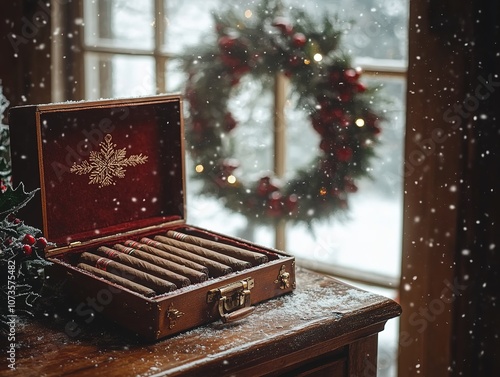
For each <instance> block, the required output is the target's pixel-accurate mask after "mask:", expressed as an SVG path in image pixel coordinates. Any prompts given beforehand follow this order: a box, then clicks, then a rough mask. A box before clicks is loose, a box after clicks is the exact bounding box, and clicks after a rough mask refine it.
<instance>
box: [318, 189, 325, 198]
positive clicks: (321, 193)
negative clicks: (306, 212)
mask: <svg viewBox="0 0 500 377" xmlns="http://www.w3.org/2000/svg"><path fill="white" fill-rule="evenodd" d="M319 194H320V195H321V196H325V195H326V188H324V187H321V188H320V189H319Z"/></svg>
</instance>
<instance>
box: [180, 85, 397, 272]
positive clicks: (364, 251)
mask: <svg viewBox="0 0 500 377" xmlns="http://www.w3.org/2000/svg"><path fill="white" fill-rule="evenodd" d="M365 81H367V83H368V84H369V85H370V86H379V87H381V90H383V93H384V96H386V97H387V98H388V99H389V100H390V104H389V105H387V106H385V108H384V114H385V116H386V118H387V121H386V122H385V123H384V127H383V131H382V134H381V136H380V141H381V143H380V145H379V146H378V148H377V153H378V157H377V158H376V159H375V160H374V161H373V163H372V168H373V170H372V172H371V173H372V175H373V179H364V180H362V181H359V182H357V185H358V187H359V191H358V192H357V193H355V194H353V195H351V197H350V202H349V208H350V209H349V212H348V219H344V220H342V219H338V218H335V219H334V220H332V221H324V222H316V223H314V225H313V228H312V229H310V228H308V227H307V226H305V225H296V226H291V225H289V226H288V227H287V247H286V249H287V251H288V252H290V253H292V254H294V255H295V256H297V257H300V258H304V259H308V260H311V261H312V262H315V263H317V264H318V266H321V265H323V264H334V265H337V266H346V267H352V268H357V269H361V270H366V271H371V272H376V273H380V274H383V275H387V276H391V277H394V278H398V277H399V270H400V253H401V251H400V250H401V224H402V166H403V137H404V107H403V106H404V104H403V102H402V99H403V98H404V91H405V85H404V80H403V79H391V80H388V79H387V80H376V81H375V80H371V81H370V80H365ZM244 89H245V90H242V91H241V92H242V93H244V94H240V95H238V96H237V97H235V98H233V99H232V101H233V103H234V102H235V106H234V107H233V109H232V110H233V114H234V115H235V117H236V118H237V119H238V120H241V122H242V123H241V124H242V125H241V126H240V127H238V128H236V129H235V131H237V133H236V134H235V135H234V137H235V139H236V142H235V145H236V146H237V148H236V149H237V150H236V152H235V155H236V156H235V157H236V158H237V159H238V160H239V161H240V163H241V168H242V170H243V171H244V172H245V174H244V175H245V176H246V177H247V179H252V178H255V176H258V174H259V173H261V174H262V172H263V171H266V170H270V169H272V153H273V150H272V117H271V110H270V109H271V105H270V104H272V97H270V96H271V93H267V94H266V93H265V92H264V93H263V94H260V95H256V93H260V88H252V86H251V85H246V86H244ZM268 97H269V98H268ZM256 98H257V99H258V101H255V99H256ZM237 107H238V108H239V109H240V110H239V111H238V110H237ZM268 110H269V111H268ZM287 110H288V111H287V138H288V143H287V148H288V155H287V169H288V173H287V174H288V178H291V175H293V172H294V171H296V170H297V169H298V168H300V167H302V166H303V164H304V163H307V162H308V161H309V160H310V159H311V158H312V157H313V155H314V153H315V151H316V149H317V148H318V143H319V138H318V137H317V135H316V133H315V131H314V130H313V129H312V127H311V126H310V125H309V123H310V122H309V120H308V119H307V116H306V114H304V113H303V112H301V111H300V110H295V109H294V106H293V97H292V101H291V103H290V106H289V108H288V109H287ZM188 171H190V170H189V169H188ZM190 184H191V182H189V184H188V193H189V192H191V190H189V185H190ZM193 200H194V203H192V201H193ZM188 204H192V208H191V209H190V210H188V214H189V215H190V221H191V222H193V221H194V222H196V223H199V224H202V226H205V227H208V228H211V229H216V230H218V231H221V232H225V233H231V232H233V233H235V234H238V235H242V236H244V237H246V238H251V239H254V240H255V241H256V242H258V243H261V244H262V243H263V244H267V245H270V246H273V244H274V229H273V228H272V227H266V226H258V227H255V226H253V225H251V224H248V223H247V222H246V220H245V219H243V218H241V217H240V216H239V215H237V214H231V213H228V212H226V211H221V210H220V207H219V206H218V205H217V203H213V204H211V203H209V202H208V201H207V200H206V199H202V198H197V197H196V196H195V195H192V196H189V197H188ZM188 208H189V207H188ZM229 218H231V220H230V221H228V219H229ZM233 219H234V221H233ZM249 225H250V227H249Z"/></svg>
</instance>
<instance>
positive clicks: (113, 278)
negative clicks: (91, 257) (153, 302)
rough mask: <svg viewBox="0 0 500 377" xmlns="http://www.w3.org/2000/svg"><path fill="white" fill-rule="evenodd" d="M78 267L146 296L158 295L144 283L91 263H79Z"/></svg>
mask: <svg viewBox="0 0 500 377" xmlns="http://www.w3.org/2000/svg"><path fill="white" fill-rule="evenodd" d="M76 267H78V268H81V269H82V270H85V271H87V272H90V273H91V274H93V275H95V276H98V277H100V278H104V279H106V280H109V281H110V282H113V283H116V284H120V285H121V286H123V287H125V288H127V289H130V290H131V291H133V292H136V293H140V294H141V295H144V296H146V297H151V296H154V295H156V292H155V291H153V290H152V289H150V288H148V287H145V286H143V285H140V284H137V283H134V282H133V281H130V280H127V279H124V278H122V277H121V276H119V275H113V274H111V273H109V272H107V271H103V270H100V269H98V268H96V267H93V266H91V265H89V264H85V263H78V264H77V266H76Z"/></svg>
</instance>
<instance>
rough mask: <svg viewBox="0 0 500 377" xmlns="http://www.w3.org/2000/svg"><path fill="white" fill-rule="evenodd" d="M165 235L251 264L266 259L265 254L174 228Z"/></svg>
mask: <svg viewBox="0 0 500 377" xmlns="http://www.w3.org/2000/svg"><path fill="white" fill-rule="evenodd" d="M167 237H171V238H175V239H176V240H179V241H183V242H187V243H190V244H193V245H197V246H201V247H205V248H207V249H211V250H214V251H218V252H221V253H224V254H227V255H230V256H232V257H234V258H238V259H241V260H244V261H247V262H249V263H251V264H252V266H258V265H259V264H262V263H266V262H267V261H268V258H267V255H265V254H261V253H257V252H255V251H250V250H246V249H242V248H241V247H236V246H232V245H227V244H224V243H220V242H216V241H211V240H207V239H205V238H201V237H196V236H190V235H188V234H185V233H181V232H177V231H174V230H169V231H168V232H167Z"/></svg>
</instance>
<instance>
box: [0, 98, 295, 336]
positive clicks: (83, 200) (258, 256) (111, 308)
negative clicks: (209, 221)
mask: <svg viewBox="0 0 500 377" xmlns="http://www.w3.org/2000/svg"><path fill="white" fill-rule="evenodd" d="M9 119H10V130H11V131H10V132H11V145H12V165H13V179H14V184H15V185H16V184H17V183H19V182H23V183H24V184H25V186H26V189H27V190H34V189H36V188H38V187H39V188H40V190H39V191H38V192H37V194H36V196H35V198H34V200H32V201H30V203H28V206H27V207H26V208H25V210H24V212H23V213H22V214H20V217H22V218H23V219H24V220H25V222H26V223H27V224H30V225H33V226H36V227H38V228H39V229H42V230H43V233H44V236H45V237H46V238H47V239H48V240H49V241H50V242H52V243H55V245H56V246H53V247H51V248H49V249H47V250H46V253H45V254H46V258H47V259H49V260H50V261H52V262H53V263H54V264H55V267H56V270H57V271H58V274H60V275H62V276H64V278H65V279H67V281H68V283H67V285H69V287H70V289H71V296H72V297H74V298H76V300H77V303H79V305H77V306H76V311H77V312H78V310H80V311H81V313H82V315H84V314H83V313H88V312H89V311H92V310H94V311H96V312H99V313H102V315H104V316H106V317H108V318H109V319H111V320H113V321H115V322H116V323H118V324H120V325H122V326H123V327H125V328H127V329H129V330H131V331H133V332H135V333H137V334H139V335H140V336H141V337H143V338H145V339H150V340H155V339H159V338H162V337H166V336H170V335H173V334H175V333H178V332H181V331H184V330H187V329H190V328H193V327H195V326H199V325H202V324H205V323H208V322H211V321H215V320H219V319H221V320H222V321H223V322H231V321H235V320H240V319H242V318H244V317H246V316H247V315H251V312H252V309H253V305H255V304H257V303H259V302H262V301H264V300H268V299H270V298H273V297H276V296H279V295H282V294H285V293H288V292H291V291H292V290H293V289H294V288H295V263H294V258H293V257H291V256H289V255H287V254H285V253H282V252H280V251H277V250H274V249H270V248H265V247H261V246H258V245H255V244H253V243H251V242H248V241H245V240H241V239H237V238H233V237H229V236H225V235H223V234H219V233H214V232H211V231H208V230H206V229H202V228H199V227H195V226H190V225H188V224H186V198H185V192H186V191H185V171H184V169H185V167H184V165H185V160H184V158H185V148H184V134H183V116H182V99H181V97H180V96H179V95H162V96H153V97H143V98H134V99H125V100H100V101H89V102H70V103H60V104H47V105H37V106H21V107H15V108H12V109H11V111H10V114H9ZM77 314H78V313H77Z"/></svg>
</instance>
